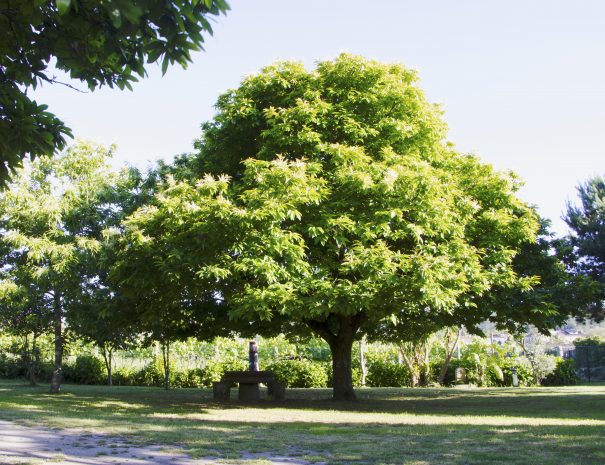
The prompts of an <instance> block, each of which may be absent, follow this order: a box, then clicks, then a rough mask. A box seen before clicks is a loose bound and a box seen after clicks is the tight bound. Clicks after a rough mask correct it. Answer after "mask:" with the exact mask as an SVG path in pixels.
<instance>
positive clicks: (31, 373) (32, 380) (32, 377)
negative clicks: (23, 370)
mask: <svg viewBox="0 0 605 465" xmlns="http://www.w3.org/2000/svg"><path fill="white" fill-rule="evenodd" d="M37 341H38V335H37V334H36V333H34V334H33V337H32V351H31V354H30V357H29V367H28V373H27V379H28V380H29V384H30V385H31V386H37V385H38V383H37V382H36V366H37V365H38V363H37V361H38V356H37V355H36V352H37V347H36V345H37V344H36V342H37Z"/></svg>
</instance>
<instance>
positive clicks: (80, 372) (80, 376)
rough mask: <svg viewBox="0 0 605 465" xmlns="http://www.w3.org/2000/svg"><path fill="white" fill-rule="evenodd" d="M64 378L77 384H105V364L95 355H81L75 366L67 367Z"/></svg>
mask: <svg viewBox="0 0 605 465" xmlns="http://www.w3.org/2000/svg"><path fill="white" fill-rule="evenodd" d="M63 378H64V379H65V381H68V382H72V383H77V384H102V383H104V382H105V379H106V376H105V364H104V363H103V361H102V360H101V359H100V358H98V357H95V356H93V355H79V356H78V357H77V358H76V362H75V363H74V364H73V365H71V366H70V365H66V366H65V369H64V372H63Z"/></svg>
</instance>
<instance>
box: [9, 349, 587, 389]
mask: <svg viewBox="0 0 605 465" xmlns="http://www.w3.org/2000/svg"><path fill="white" fill-rule="evenodd" d="M457 368H464V369H465V371H466V382H469V383H473V384H477V385H479V386H486V387H489V386H512V384H513V376H512V373H513V368H516V370H517V378H518V380H519V385H521V386H529V385H532V384H534V379H533V375H532V372H531V369H530V367H528V366H526V364H525V363H523V362H522V361H521V360H520V359H512V358H511V359H506V360H503V361H501V363H500V366H493V365H489V366H479V365H478V364H473V363H472V362H469V361H468V360H452V361H451V363H450V366H449V369H448V372H447V375H446V378H445V384H446V385H453V384H455V372H456V369H457ZM244 369H246V366H245V363H244V362H243V361H239V360H233V361H230V362H222V363H214V362H213V363H209V364H208V365H206V366H205V367H204V368H194V369H187V370H176V369H174V368H172V369H171V371H170V386H171V387H176V388H199V387H205V388H208V387H212V383H213V382H214V381H219V380H220V379H221V377H222V375H223V373H224V372H225V371H231V370H244ZM263 369H266V370H271V371H273V372H274V373H275V375H276V377H277V378H278V379H279V380H280V381H282V382H284V383H285V384H286V386H287V387H291V388H321V387H330V386H331V385H332V367H331V364H330V363H329V362H318V361H311V360H305V359H302V360H298V359H294V360H280V361H279V362H275V363H272V364H270V365H268V366H266V367H263ZM440 369H441V365H440V364H434V365H432V366H431V370H430V372H431V379H429V380H428V383H434V382H436V381H437V377H438V373H439V370H440ZM36 372H37V373H36V376H37V379H38V380H39V381H40V382H48V381H50V377H51V375H52V365H51V364H48V363H46V364H40V365H38V366H37V367H36ZM24 376H25V368H24V366H23V363H22V362H21V360H20V359H16V358H8V357H6V356H0V377H3V378H23V377H24ZM63 378H64V381H66V382H71V383H76V384H106V383H107V374H106V370H105V365H104V363H103V361H102V360H101V359H99V358H97V357H93V356H90V355H82V356H79V357H78V358H77V359H76V361H75V362H74V363H73V364H71V365H70V364H66V365H64V369H63ZM411 379H412V377H411V375H410V372H409V370H408V368H407V366H405V365H401V364H398V363H394V362H392V361H389V360H386V359H374V360H370V362H369V364H368V374H367V378H366V385H367V386H370V387H401V386H410V385H411ZM576 383H577V376H576V373H575V367H574V365H573V360H563V359H558V360H557V366H556V369H555V370H554V371H553V372H552V373H551V374H549V375H548V376H547V377H546V379H544V380H543V384H544V385H548V386H561V385H572V384H576ZM113 384H114V385H117V386H163V384H164V371H163V368H162V364H161V361H159V360H157V361H154V362H151V363H149V364H148V365H146V366H145V367H144V368H142V369H139V370H134V369H128V368H121V369H118V370H115V371H114V372H113ZM353 384H354V385H355V386H360V385H361V372H360V370H359V369H358V368H353Z"/></svg>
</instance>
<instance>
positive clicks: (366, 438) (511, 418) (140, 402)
mask: <svg viewBox="0 0 605 465" xmlns="http://www.w3.org/2000/svg"><path fill="white" fill-rule="evenodd" d="M288 394H289V395H290V396H291V397H292V398H291V400H287V401H284V402H272V401H262V402H260V403H257V404H254V405H245V404H240V403H238V402H231V403H227V404H217V403H214V402H213V401H212V399H211V397H212V395H211V392H210V391H209V390H175V391H169V392H164V391H162V390H161V389H150V388H107V387H101V386H69V385H66V386H65V387H64V392H63V393H62V394H61V395H58V396H56V395H50V394H47V388H46V387H41V388H35V389H32V388H29V387H24V386H21V387H19V386H12V387H11V389H9V390H8V391H1V392H0V417H4V418H13V419H18V418H21V419H23V418H24V417H28V418H29V419H30V422H37V421H41V422H42V423H46V424H57V423H55V422H53V421H49V419H51V420H52V419H57V418H61V419H62V420H63V423H61V424H62V425H67V426H69V425H76V426H77V425H78V421H79V420H86V419H89V420H90V421H91V423H89V424H88V425H87V426H86V425H85V427H86V428H95V430H96V429H98V430H99V431H109V433H110V434H114V433H112V431H117V432H118V434H119V435H121V436H122V437H124V438H126V439H128V440H129V441H132V442H138V443H145V442H146V443H154V444H165V445H166V444H182V445H183V446H184V447H186V448H187V450H188V451H189V452H191V453H192V454H194V455H196V456H207V455H217V456H220V457H231V458H237V457H240V456H241V455H242V454H243V453H245V452H252V453H254V452H257V453H261V452H267V451H275V452H276V453H281V454H286V455H295V456H299V457H303V458H304V457H309V458H310V459H312V460H311V461H313V460H315V461H319V462H322V461H323V462H328V463H331V464H336V463H358V464H395V463H401V464H404V463H405V464H419V463H422V464H428V465H433V464H434V465H437V464H443V463H448V464H455V465H457V464H482V465H484V464H504V463H507V464H527V463H540V464H544V465H550V464H552V465H561V464H589V465H592V464H595V465H597V464H598V465H602V464H603V463H605V453H604V451H605V443H604V439H603V438H604V437H605V424H604V423H602V422H603V421H604V420H605V419H604V416H605V412H604V410H605V408H604V407H603V406H604V405H605V395H604V394H605V390H603V389H596V390H594V389H580V388H579V389H577V390H574V389H565V390H557V389H528V390H506V389H503V390H497V389H495V390H468V391H464V390H457V389H452V390H448V389H432V390H431V389H427V390H423V389H416V390H411V389H383V390H381V389H376V390H360V391H359V394H360V397H361V400H360V401H358V402H355V403H336V402H332V401H329V400H326V398H327V397H328V396H329V395H330V391H329V390H314V391H303V390H289V391H288ZM364 396H367V398H364ZM405 414H407V415H405ZM385 415H386V416H385ZM7 416H8V417H7ZM51 417H52V418H51ZM532 419H537V420H536V421H535V422H534V423H533V424H532ZM591 421H592V422H595V421H596V424H591ZM526 423H527V424H526Z"/></svg>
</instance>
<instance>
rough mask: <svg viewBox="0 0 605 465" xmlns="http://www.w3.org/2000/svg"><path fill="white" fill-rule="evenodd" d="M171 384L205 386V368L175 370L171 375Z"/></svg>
mask: <svg viewBox="0 0 605 465" xmlns="http://www.w3.org/2000/svg"><path fill="white" fill-rule="evenodd" d="M171 378H172V379H171V380H170V384H171V385H172V387H178V388H199V387H203V386H204V384H203V379H204V370H202V369H200V368H192V369H188V370H183V371H174V373H173V376H171Z"/></svg>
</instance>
